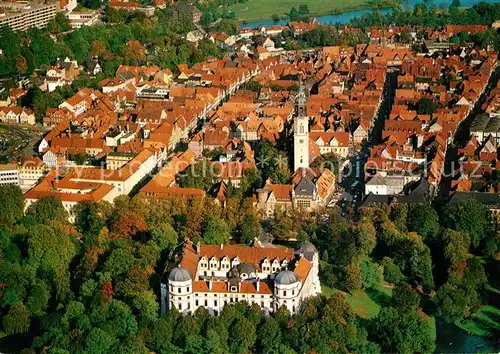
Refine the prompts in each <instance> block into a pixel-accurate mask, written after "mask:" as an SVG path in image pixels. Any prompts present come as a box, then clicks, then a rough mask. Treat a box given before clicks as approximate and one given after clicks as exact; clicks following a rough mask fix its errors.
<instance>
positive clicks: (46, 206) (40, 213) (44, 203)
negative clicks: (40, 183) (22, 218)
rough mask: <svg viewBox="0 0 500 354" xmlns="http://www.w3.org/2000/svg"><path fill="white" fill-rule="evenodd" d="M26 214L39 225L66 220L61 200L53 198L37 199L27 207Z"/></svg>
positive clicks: (66, 215)
mask: <svg viewBox="0 0 500 354" xmlns="http://www.w3.org/2000/svg"><path fill="white" fill-rule="evenodd" d="M26 214H27V215H29V216H31V217H33V219H34V220H35V221H36V222H38V223H40V224H42V223H45V222H47V221H50V220H56V221H61V222H64V221H66V220H67V218H68V213H67V212H66V210H65V209H64V207H63V205H62V203H61V200H60V199H59V198H57V197H53V196H49V197H42V198H40V199H38V200H37V201H35V202H34V203H33V204H31V205H30V206H29V207H28V209H27V210H26Z"/></svg>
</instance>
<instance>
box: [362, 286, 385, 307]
mask: <svg viewBox="0 0 500 354" xmlns="http://www.w3.org/2000/svg"><path fill="white" fill-rule="evenodd" d="M366 295H368V297H369V298H370V299H371V300H373V301H374V302H375V303H376V304H377V305H379V306H381V307H385V306H389V305H390V304H391V297H390V296H389V295H387V294H386V293H384V292H383V291H380V290H377V289H366Z"/></svg>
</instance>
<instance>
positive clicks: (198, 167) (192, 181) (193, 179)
mask: <svg viewBox="0 0 500 354" xmlns="http://www.w3.org/2000/svg"><path fill="white" fill-rule="evenodd" d="M218 172H219V171H218V169H217V167H216V166H215V165H211V164H210V163H208V162H207V161H206V160H203V161H200V162H197V163H195V164H193V165H191V166H190V167H188V168H187V170H186V171H184V172H183V173H181V174H179V176H178V177H179V184H180V185H181V187H183V188H200V189H204V190H205V191H207V192H208V191H211V190H212V189H213V187H214V185H215V183H216V181H217V180H216V177H217V175H218Z"/></svg>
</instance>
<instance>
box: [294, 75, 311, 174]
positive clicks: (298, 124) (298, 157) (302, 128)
mask: <svg viewBox="0 0 500 354" xmlns="http://www.w3.org/2000/svg"><path fill="white" fill-rule="evenodd" d="M306 106H307V97H306V94H305V92H304V87H303V86H302V82H301V83H300V87H299V93H298V95H297V97H296V98H295V119H294V123H293V160H294V169H295V171H297V169H299V168H308V167H309V118H308V117H307V114H306Z"/></svg>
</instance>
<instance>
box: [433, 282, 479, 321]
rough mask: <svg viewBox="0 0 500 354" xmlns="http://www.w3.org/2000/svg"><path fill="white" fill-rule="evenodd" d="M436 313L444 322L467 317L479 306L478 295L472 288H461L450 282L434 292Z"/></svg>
mask: <svg viewBox="0 0 500 354" xmlns="http://www.w3.org/2000/svg"><path fill="white" fill-rule="evenodd" d="M435 300H436V304H437V314H438V316H440V317H442V318H443V319H444V320H445V321H446V322H448V323H452V322H455V321H459V320H462V319H463V318H468V317H469V316H470V315H471V314H472V313H474V311H475V310H476V309H477V307H479V306H480V304H481V303H480V301H479V296H478V294H477V292H476V291H475V290H474V289H472V288H462V287H459V286H457V285H454V284H451V283H450V282H447V283H445V284H444V285H443V286H441V288H439V290H438V292H437V294H436V299H435Z"/></svg>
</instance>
